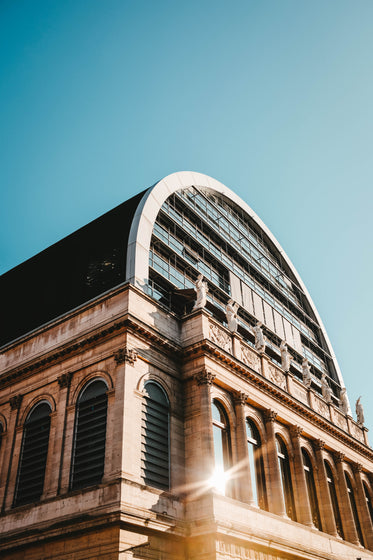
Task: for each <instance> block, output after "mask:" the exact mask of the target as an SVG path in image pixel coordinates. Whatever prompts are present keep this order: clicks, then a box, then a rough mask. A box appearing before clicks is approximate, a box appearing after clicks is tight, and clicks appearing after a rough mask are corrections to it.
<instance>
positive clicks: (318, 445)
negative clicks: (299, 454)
mask: <svg viewBox="0 0 373 560" xmlns="http://www.w3.org/2000/svg"><path fill="white" fill-rule="evenodd" d="M313 446H314V448H315V449H316V450H317V451H322V450H323V449H324V447H325V441H323V440H322V439H316V440H315V441H314V442H313Z"/></svg>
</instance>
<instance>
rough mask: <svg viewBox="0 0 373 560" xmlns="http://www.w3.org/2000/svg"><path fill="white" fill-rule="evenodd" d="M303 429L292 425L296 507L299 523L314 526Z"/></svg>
mask: <svg viewBox="0 0 373 560" xmlns="http://www.w3.org/2000/svg"><path fill="white" fill-rule="evenodd" d="M302 431H303V430H302V428H301V427H300V426H292V427H291V429H290V434H291V440H292V443H293V452H294V471H295V485H294V486H295V488H294V489H295V509H296V512H297V519H298V521H299V523H303V525H308V527H313V521H312V512H311V506H310V500H309V495H308V488H307V482H306V475H305V472H304V465H303V457H302V449H301V446H300V436H301V434H302Z"/></svg>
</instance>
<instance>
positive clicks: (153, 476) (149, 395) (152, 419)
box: [141, 381, 170, 490]
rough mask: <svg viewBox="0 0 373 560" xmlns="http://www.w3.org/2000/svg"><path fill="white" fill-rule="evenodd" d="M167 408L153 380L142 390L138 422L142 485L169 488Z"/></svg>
mask: <svg viewBox="0 0 373 560" xmlns="http://www.w3.org/2000/svg"><path fill="white" fill-rule="evenodd" d="M169 416H170V406H169V402H168V398H167V396H166V394H165V392H164V390H163V389H162V388H161V387H160V385H158V383H155V382H153V381H149V382H148V383H146V384H145V387H144V400H143V406H142V421H141V473H142V477H143V480H144V482H145V484H148V485H149V486H154V487H156V488H160V489H163V490H168V489H169V487H170V452H169V439H170V438H169Z"/></svg>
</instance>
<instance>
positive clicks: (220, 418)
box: [211, 400, 231, 494]
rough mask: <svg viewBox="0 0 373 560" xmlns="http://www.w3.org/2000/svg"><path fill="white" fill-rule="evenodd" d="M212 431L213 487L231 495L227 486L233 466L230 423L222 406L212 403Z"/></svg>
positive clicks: (215, 402)
mask: <svg viewBox="0 0 373 560" xmlns="http://www.w3.org/2000/svg"><path fill="white" fill-rule="evenodd" d="M211 409H212V430H213V436H214V457H215V470H214V475H213V482H212V484H213V486H214V487H215V489H216V490H217V491H218V492H220V493H221V494H230V490H231V489H230V485H228V484H227V481H228V478H227V474H226V473H227V471H228V470H229V468H230V466H231V443H230V431H229V422H228V418H227V415H226V412H225V410H224V408H223V407H222V405H221V404H220V403H219V402H218V401H216V400H213V401H212V405H211Z"/></svg>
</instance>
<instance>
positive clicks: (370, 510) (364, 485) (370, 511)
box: [363, 482, 373, 523]
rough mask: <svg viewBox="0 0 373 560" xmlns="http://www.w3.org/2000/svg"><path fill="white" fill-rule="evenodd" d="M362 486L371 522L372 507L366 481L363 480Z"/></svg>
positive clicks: (372, 515)
mask: <svg viewBox="0 0 373 560" xmlns="http://www.w3.org/2000/svg"><path fill="white" fill-rule="evenodd" d="M363 487H364V494H365V500H366V503H367V505H368V509H369V513H370V518H371V520H372V523H373V507H372V500H371V497H370V492H369V488H368V486H367V484H366V482H363Z"/></svg>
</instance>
